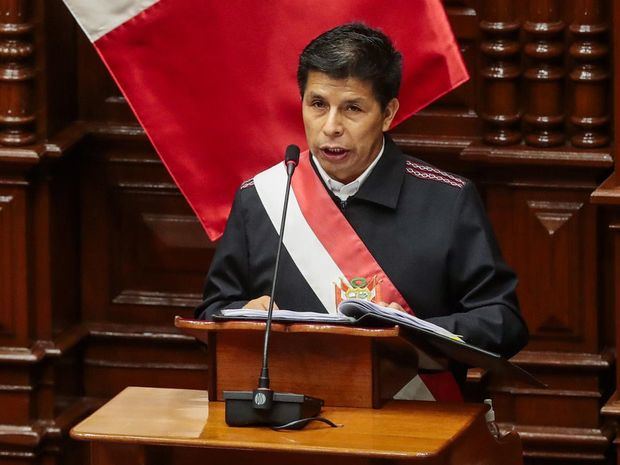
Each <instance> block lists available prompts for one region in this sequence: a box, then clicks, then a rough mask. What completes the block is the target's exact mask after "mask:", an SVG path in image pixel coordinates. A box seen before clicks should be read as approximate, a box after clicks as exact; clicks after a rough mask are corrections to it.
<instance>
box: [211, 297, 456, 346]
mask: <svg viewBox="0 0 620 465" xmlns="http://www.w3.org/2000/svg"><path fill="white" fill-rule="evenodd" d="M220 313H221V315H222V316H221V317H219V318H218V319H230V320H235V319H243V320H265V319H266V318H267V312H266V311H265V310H252V309H248V308H241V309H225V310H221V311H220ZM366 315H375V316H377V317H380V318H381V319H388V320H390V321H391V322H393V323H394V324H399V323H402V324H404V325H406V326H409V327H415V328H417V329H422V330H426V331H429V332H432V333H435V334H439V335H441V336H444V337H447V338H450V339H452V340H454V341H460V342H462V339H461V338H460V337H459V336H458V335H456V334H452V333H451V332H450V331H448V330H446V329H444V328H441V327H440V326H437V325H435V324H433V323H429V322H428V321H425V320H422V319H420V318H417V317H415V316H413V315H410V314H409V313H406V312H403V311H400V310H396V309H393V308H389V307H382V306H381V305H377V304H374V303H372V302H368V301H367V300H361V299H348V300H345V301H343V302H341V303H340V305H338V312H337V313H318V312H296V311H293V310H275V309H274V311H273V321H280V322H289V323H292V322H301V323H329V324H334V323H350V324H353V323H357V322H358V321H359V320H361V319H362V318H364V317H365V316H366Z"/></svg>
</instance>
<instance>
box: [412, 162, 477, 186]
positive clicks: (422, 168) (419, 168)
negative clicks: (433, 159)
mask: <svg viewBox="0 0 620 465" xmlns="http://www.w3.org/2000/svg"><path fill="white" fill-rule="evenodd" d="M405 171H407V173H408V174H410V175H412V176H415V177H416V178H420V179H429V180H431V181H437V182H443V183H444V184H448V185H450V186H453V187H457V188H459V189H461V188H462V187H463V186H464V185H465V181H464V180H463V179H461V178H457V177H456V176H454V175H453V174H450V173H448V172H446V171H442V170H439V169H437V168H433V167H432V166H428V165H423V164H421V163H416V162H413V161H410V160H407V161H406V165H405Z"/></svg>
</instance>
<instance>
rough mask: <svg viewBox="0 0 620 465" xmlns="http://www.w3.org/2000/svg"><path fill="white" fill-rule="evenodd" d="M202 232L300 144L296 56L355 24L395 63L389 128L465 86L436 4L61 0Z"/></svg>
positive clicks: (217, 226) (220, 223)
mask: <svg viewBox="0 0 620 465" xmlns="http://www.w3.org/2000/svg"><path fill="white" fill-rule="evenodd" d="M64 2H65V3H66V5H67V7H68V8H69V9H70V10H71V12H72V13H73V15H74V16H75V18H76V20H77V22H78V23H79V24H80V26H81V27H82V29H83V30H84V32H85V33H86V35H87V36H88V38H89V39H90V40H91V41H92V42H93V44H94V46H95V48H96V49H97V51H98V52H99V55H100V56H101V58H102V59H103V61H104V62H105V64H106V65H107V67H108V69H109V70H110V73H112V76H113V77H114V79H115V80H116V82H117V84H118V86H119V87H120V89H121V91H122V92H123V94H124V95H125V97H126V99H127V101H128V102H129V104H130V105H131V107H132V109H133V111H134V112H135V114H136V116H137V118H138V120H139V121H140V124H142V126H143V127H144V129H145V131H146V133H147V134H148V136H149V138H150V140H151V142H152V143H153V146H154V147H155V149H156V150H157V152H158V153H159V155H160V157H161V159H162V160H163V162H164V164H165V165H166V167H167V168H168V170H169V172H170V174H171V175H172V177H173V178H174V180H175V182H176V183H177V185H178V186H179V188H180V189H181V191H182V192H183V194H184V195H185V197H186V198H187V200H188V202H189V203H190V205H191V206H192V208H193V209H194V211H195V212H196V214H197V215H198V218H199V219H200V221H201V222H202V224H203V226H204V228H205V230H206V232H207V234H208V235H209V237H210V238H211V239H217V238H218V237H219V236H220V234H221V233H222V231H223V229H224V225H225V222H226V218H227V217H228V213H229V210H230V205H231V202H232V199H233V197H234V193H235V190H236V189H237V187H238V186H239V184H240V183H241V182H242V181H244V180H246V179H249V178H251V177H253V176H254V175H255V174H256V173H258V172H260V171H262V170H264V169H266V168H267V167H269V166H271V165H273V164H274V163H276V162H278V161H280V160H281V159H282V158H283V154H284V148H285V147H286V146H287V145H288V144H291V143H294V144H297V145H299V146H300V147H302V148H303V147H305V145H306V144H305V138H304V132H303V126H302V122H301V103H300V102H301V100H300V95H299V91H298V89H297V81H296V72H297V61H298V56H299V54H300V52H301V51H302V49H303V48H304V46H305V45H306V44H307V43H308V42H309V41H310V40H312V39H313V38H314V37H316V36H317V35H319V34H321V33H322V32H324V31H326V30H328V29H331V28H333V27H335V26H337V25H339V24H343V23H345V22H350V21H362V22H364V23H366V24H368V25H369V26H371V27H375V28H380V29H381V30H383V31H384V32H385V33H386V34H388V35H389V36H390V37H391V38H392V40H393V41H394V44H395V46H396V48H397V49H398V50H400V51H401V53H402V54H403V57H404V70H403V72H404V74H403V81H402V87H401V94H400V97H399V98H400V104H401V105H400V111H399V114H398V115H397V118H396V121H395V123H394V124H398V123H399V122H401V121H403V120H404V119H406V118H408V117H409V116H411V115H412V114H413V113H415V112H416V111H418V110H419V109H420V108H422V107H424V106H425V105H427V104H428V103H430V102H431V101H433V100H435V99H437V98H438V97H440V96H441V95H443V94H445V93H446V92H449V91H450V90H452V89H453V88H455V87H456V86H458V85H459V84H461V83H462V82H464V81H465V80H467V78H468V76H467V71H466V70H465V66H464V64H463V61H462V59H461V56H460V53H459V50H458V46H457V43H456V41H455V39H454V36H453V34H452V31H451V30H450V26H449V24H448V20H447V17H446V14H445V12H444V9H443V6H442V4H441V1H440V0H273V1H257V0H64Z"/></svg>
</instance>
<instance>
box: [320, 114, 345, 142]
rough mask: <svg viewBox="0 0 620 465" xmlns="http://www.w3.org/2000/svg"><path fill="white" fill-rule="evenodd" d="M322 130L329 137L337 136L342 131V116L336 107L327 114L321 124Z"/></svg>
mask: <svg viewBox="0 0 620 465" xmlns="http://www.w3.org/2000/svg"><path fill="white" fill-rule="evenodd" d="M323 132H324V133H325V135H326V136H329V137H338V136H341V135H342V133H343V132H344V127H343V125H342V118H341V115H340V112H339V111H338V110H337V109H333V110H331V111H330V112H329V113H328V114H327V119H326V120H325V124H324V125H323Z"/></svg>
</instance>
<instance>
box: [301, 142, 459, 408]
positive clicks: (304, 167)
mask: <svg viewBox="0 0 620 465" xmlns="http://www.w3.org/2000/svg"><path fill="white" fill-rule="evenodd" d="M310 163H311V162H310V155H309V152H308V151H305V152H303V153H302V154H301V156H300V160H299V165H298V167H297V170H296V171H295V176H293V180H292V186H293V191H294V192H295V197H296V198H297V203H298V204H299V208H300V209H301V212H302V214H303V215H304V218H305V219H306V221H307V222H308V225H309V226H310V228H312V231H313V232H314V234H315V235H316V237H317V238H318V239H319V241H320V242H321V244H323V247H325V249H326V250H327V252H328V253H329V255H330V256H331V257H332V259H333V260H334V262H336V264H337V265H338V267H339V268H340V270H342V272H343V273H344V274H345V277H346V278H347V279H348V280H351V279H353V278H355V277H358V276H361V277H364V278H372V277H373V276H376V278H377V281H378V282H379V283H380V287H381V297H380V300H383V301H384V302H387V303H391V302H396V303H398V304H400V306H401V307H403V308H404V309H405V310H406V311H407V312H409V313H412V314H413V313H414V312H413V311H412V309H411V308H410V307H409V305H408V304H407V302H406V301H405V299H404V298H403V296H402V294H401V293H400V291H399V290H398V289H396V286H394V284H393V283H392V281H391V280H390V278H388V276H387V275H386V274H385V272H384V271H383V270H382V269H381V266H380V265H379V264H378V263H377V261H376V260H375V258H374V257H373V256H372V254H371V253H370V251H369V250H368V248H367V247H366V245H365V244H364V243H363V242H362V241H361V239H360V238H359V236H358V235H357V233H356V232H355V230H354V229H353V227H352V226H351V225H350V224H349V222H348V221H347V219H346V218H345V217H344V215H343V214H342V212H341V211H340V209H339V208H338V207H337V206H336V204H335V203H334V201H333V200H332V199H331V197H330V196H329V194H328V193H327V191H326V190H325V187H324V186H323V184H322V183H321V181H320V179H319V177H318V176H317V174H316V173H315V171H314V169H313V168H312V166H311V164H310ZM334 284H335V283H334ZM420 377H421V378H422V380H423V381H424V384H425V385H426V387H427V388H428V389H429V391H430V392H431V393H432V394H433V396H434V397H435V399H436V400H439V401H463V397H462V396H461V392H460V389H459V387H458V384H457V383H456V381H455V380H454V377H453V376H452V374H451V373H450V372H447V371H446V372H440V373H432V374H421V375H420Z"/></svg>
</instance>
